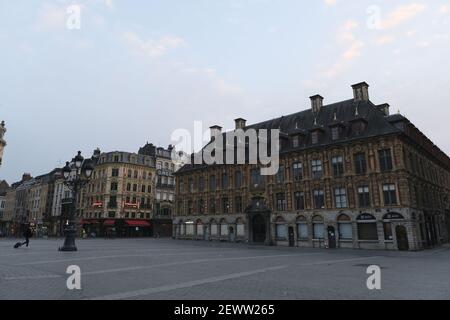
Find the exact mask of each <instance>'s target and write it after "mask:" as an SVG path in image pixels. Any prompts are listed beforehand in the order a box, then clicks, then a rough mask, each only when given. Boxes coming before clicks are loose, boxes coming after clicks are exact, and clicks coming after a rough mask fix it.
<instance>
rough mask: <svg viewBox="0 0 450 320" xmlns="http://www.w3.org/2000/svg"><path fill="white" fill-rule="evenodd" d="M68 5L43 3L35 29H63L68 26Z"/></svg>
mask: <svg viewBox="0 0 450 320" xmlns="http://www.w3.org/2000/svg"><path fill="white" fill-rule="evenodd" d="M66 8H67V7H66V6H61V5H55V4H50V3H43V4H42V5H41V7H40V8H39V9H38V13H37V20H36V24H35V29H36V30H38V31H49V30H63V29H65V28H66V20H67V15H66Z"/></svg>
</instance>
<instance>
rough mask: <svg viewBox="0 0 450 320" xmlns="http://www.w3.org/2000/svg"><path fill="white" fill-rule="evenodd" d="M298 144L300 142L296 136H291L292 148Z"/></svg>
mask: <svg viewBox="0 0 450 320" xmlns="http://www.w3.org/2000/svg"><path fill="white" fill-rule="evenodd" d="M299 144H300V141H299V137H298V136H295V137H294V138H292V147H293V148H298V146H299Z"/></svg>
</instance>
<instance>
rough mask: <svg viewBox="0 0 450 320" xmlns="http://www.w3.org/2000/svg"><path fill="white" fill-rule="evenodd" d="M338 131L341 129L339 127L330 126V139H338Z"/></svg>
mask: <svg viewBox="0 0 450 320" xmlns="http://www.w3.org/2000/svg"><path fill="white" fill-rule="evenodd" d="M340 131H341V130H339V127H333V128H331V139H333V140H337V139H339V136H340Z"/></svg>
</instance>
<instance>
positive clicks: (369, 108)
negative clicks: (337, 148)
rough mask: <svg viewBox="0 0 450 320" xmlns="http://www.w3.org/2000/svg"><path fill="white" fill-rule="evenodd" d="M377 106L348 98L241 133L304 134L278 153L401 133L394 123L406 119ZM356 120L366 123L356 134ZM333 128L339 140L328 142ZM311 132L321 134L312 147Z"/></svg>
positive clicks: (193, 167)
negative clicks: (300, 140) (338, 131)
mask: <svg viewBox="0 0 450 320" xmlns="http://www.w3.org/2000/svg"><path fill="white" fill-rule="evenodd" d="M381 106H383V105H380V106H377V105H375V104H373V103H372V102H370V101H355V100H354V99H350V100H345V101H341V102H337V103H333V104H329V105H325V106H322V108H321V110H320V112H319V114H318V115H317V116H316V115H315V114H314V113H313V111H312V109H307V110H304V111H300V112H297V113H294V114H291V115H287V116H283V117H280V118H276V119H273V120H268V121H264V122H260V123H257V124H253V125H249V126H246V127H245V128H244V130H247V129H256V130H259V129H269V130H270V129H280V132H281V134H280V139H281V140H282V139H283V138H284V137H285V136H294V135H298V134H303V135H305V137H306V141H305V142H306V143H304V144H303V143H301V145H300V146H299V147H298V148H295V149H294V148H293V146H292V144H291V143H288V144H287V146H285V147H284V148H283V147H281V150H280V153H286V152H292V151H295V150H306V149H313V148H320V147H324V146H328V145H333V144H342V143H343V142H347V141H352V140H360V139H364V138H370V137H376V136H384V135H389V134H400V133H402V132H403V131H402V130H401V129H399V128H397V127H396V126H395V125H394V124H395V122H397V121H401V120H403V119H406V118H404V117H403V116H402V115H400V114H398V115H391V116H386V115H385V114H384V113H383V112H382V111H381V109H380V107H381ZM357 120H360V121H364V122H365V123H366V128H365V130H364V131H363V132H362V133H360V134H358V135H356V134H354V133H353V132H352V131H351V130H350V128H351V123H352V122H354V121H357ZM334 125H340V126H342V128H343V131H342V133H341V135H340V138H339V139H337V140H332V134H331V130H332V129H331V128H332V127H333V126H334ZM314 130H321V131H322V134H321V136H320V139H319V143H316V144H312V143H311V132H313V131H314ZM222 136H223V137H225V133H223V134H222ZM269 138H270V134H269ZM210 143H211V142H210ZM208 144H209V143H208ZM208 144H207V145H208ZM203 167H206V165H191V164H187V165H185V166H184V167H182V168H181V169H180V170H179V171H178V172H177V173H183V172H186V171H190V170H196V169H199V168H203Z"/></svg>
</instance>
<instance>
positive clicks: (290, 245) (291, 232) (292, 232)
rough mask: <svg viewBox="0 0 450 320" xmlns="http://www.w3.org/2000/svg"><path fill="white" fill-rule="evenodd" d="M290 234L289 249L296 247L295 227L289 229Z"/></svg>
mask: <svg viewBox="0 0 450 320" xmlns="http://www.w3.org/2000/svg"><path fill="white" fill-rule="evenodd" d="M288 232H289V247H295V233H294V228H293V227H289V229H288Z"/></svg>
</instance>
